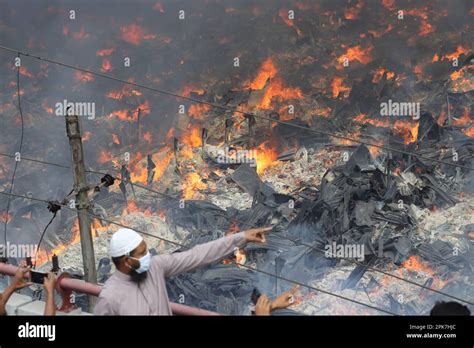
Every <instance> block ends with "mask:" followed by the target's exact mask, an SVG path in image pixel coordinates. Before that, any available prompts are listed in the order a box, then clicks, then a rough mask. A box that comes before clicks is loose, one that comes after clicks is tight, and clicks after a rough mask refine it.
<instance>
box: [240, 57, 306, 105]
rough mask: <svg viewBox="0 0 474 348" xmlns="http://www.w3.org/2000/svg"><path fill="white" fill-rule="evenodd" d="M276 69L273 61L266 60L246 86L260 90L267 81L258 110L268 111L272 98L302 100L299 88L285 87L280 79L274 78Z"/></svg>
mask: <svg viewBox="0 0 474 348" xmlns="http://www.w3.org/2000/svg"><path fill="white" fill-rule="evenodd" d="M277 73H278V69H277V68H276V67H275V64H274V63H273V60H272V59H271V58H267V59H266V60H265V61H264V62H263V63H262V65H261V67H260V70H259V72H258V74H257V76H256V77H255V79H254V80H253V81H252V82H251V83H249V84H248V87H249V88H251V89H254V90H260V89H262V88H264V87H265V85H266V83H267V81H268V79H270V85H269V86H267V90H266V91H265V95H264V96H263V98H262V101H261V102H260V104H259V105H257V107H258V108H260V109H270V105H271V102H272V99H273V98H274V97H277V98H280V99H283V100H286V99H302V98H303V93H302V91H301V90H300V89H299V88H294V87H286V86H285V84H284V82H283V80H282V79H281V78H280V77H276V75H277Z"/></svg>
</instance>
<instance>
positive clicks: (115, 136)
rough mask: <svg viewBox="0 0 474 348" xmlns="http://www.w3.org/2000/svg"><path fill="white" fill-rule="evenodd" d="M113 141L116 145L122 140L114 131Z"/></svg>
mask: <svg viewBox="0 0 474 348" xmlns="http://www.w3.org/2000/svg"><path fill="white" fill-rule="evenodd" d="M112 142H113V143H114V144H116V145H120V140H119V137H118V135H117V134H114V133H112Z"/></svg>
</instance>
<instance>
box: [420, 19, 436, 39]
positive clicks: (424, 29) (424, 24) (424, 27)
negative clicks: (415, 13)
mask: <svg viewBox="0 0 474 348" xmlns="http://www.w3.org/2000/svg"><path fill="white" fill-rule="evenodd" d="M432 32H434V27H433V26H432V25H431V24H430V23H428V21H423V20H422V21H421V25H420V36H426V35H428V34H429V33H432Z"/></svg>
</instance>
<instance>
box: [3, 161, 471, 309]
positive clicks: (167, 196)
mask: <svg viewBox="0 0 474 348" xmlns="http://www.w3.org/2000/svg"><path fill="white" fill-rule="evenodd" d="M1 155H5V154H3V153H0V156H1ZM8 156H9V155H8ZM23 159H24V160H27V161H31V160H32V159H29V158H26V157H23ZM32 161H33V162H38V163H43V164H47V165H48V164H49V165H55V166H58V167H61V168H66V169H70V167H67V166H64V165H57V164H54V163H49V162H44V161H39V160H32ZM86 172H87V173H91V174H98V175H106V174H107V173H104V172H99V171H95V170H86ZM113 178H114V179H116V180H120V181H123V182H125V183H128V184H130V185H132V186H135V187H139V188H141V189H143V190H146V191H149V192H152V193H155V194H157V195H159V196H161V197H163V198H167V199H172V200H176V201H179V200H180V199H179V198H176V197H173V196H170V195H167V194H165V193H162V192H159V191H156V190H153V189H151V188H149V187H146V186H143V185H140V184H137V183H133V182H131V181H130V180H127V179H123V178H119V177H115V176H114V177H113ZM187 204H188V205H192V206H195V207H196V208H197V209H200V210H204V211H207V212H210V213H213V214H215V215H218V216H221V217H224V218H226V219H227V220H229V221H233V222H237V223H240V224H242V225H246V226H248V227H254V228H255V227H258V226H257V225H254V224H251V223H248V222H246V221H242V220H238V219H235V218H231V217H229V216H227V215H225V214H219V213H218V212H216V211H211V210H209V209H206V208H204V207H201V206H199V205H195V204H193V203H192V202H188V203H187ZM417 228H420V229H422V230H424V231H428V230H426V229H424V228H422V227H420V226H417ZM428 232H429V231H428ZM272 234H275V232H273V233H272ZM276 235H278V236H279V237H280V238H283V239H286V240H288V241H291V242H292V243H294V244H296V245H301V246H306V247H308V248H311V249H312V250H315V251H318V252H321V253H323V254H324V253H325V252H326V251H325V250H322V249H318V248H316V247H314V246H312V245H310V244H306V243H304V242H300V241H296V240H294V239H291V238H289V237H286V236H283V235H280V234H276ZM152 236H153V235H152ZM168 242H169V241H168ZM341 259H343V260H346V261H349V262H352V263H354V264H356V265H358V266H363V267H365V268H366V269H368V270H370V271H373V272H378V273H381V274H384V275H386V276H389V277H393V278H395V279H398V280H401V281H404V282H407V283H409V284H411V285H414V286H418V287H420V288H423V289H425V290H428V291H432V292H435V293H438V294H440V295H443V296H446V297H450V298H452V299H455V300H458V301H461V302H464V303H467V304H471V305H472V304H474V303H472V302H470V301H467V300H464V299H461V298H459V297H456V296H454V295H450V294H447V293H445V292H442V291H440V290H436V289H433V288H430V287H428V286H426V285H423V284H420V283H416V282H414V281H411V280H408V279H405V278H403V277H400V276H397V275H395V274H393V273H389V272H386V271H384V270H381V269H378V268H375V267H371V266H368V265H364V264H363V263H360V262H358V261H357V260H354V259H351V258H344V257H341Z"/></svg>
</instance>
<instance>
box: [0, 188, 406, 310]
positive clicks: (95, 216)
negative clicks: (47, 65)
mask: <svg viewBox="0 0 474 348" xmlns="http://www.w3.org/2000/svg"><path fill="white" fill-rule="evenodd" d="M0 194H2V195H8V196H12V197H18V198H24V199H29V200H32V201H37V202H43V203H49V201H47V200H44V199H40V198H34V197H28V196H23V195H18V194H13V193H7V192H2V191H0ZM58 205H60V206H61V207H64V208H66V209H69V210H71V211H76V212H77V209H74V208H71V207H69V206H68V205H65V204H58ZM83 213H84V214H86V215H88V216H90V217H92V218H96V219H99V220H103V221H106V222H109V223H110V224H113V225H117V226H119V227H123V228H131V229H134V230H135V231H136V232H138V233H141V234H144V235H148V236H150V237H154V238H157V239H160V240H162V241H165V242H168V243H172V244H175V245H178V246H180V247H182V248H185V249H190V248H189V247H188V246H186V245H184V244H181V243H178V242H174V241H171V240H169V239H166V238H163V237H159V236H155V235H153V234H150V233H147V232H144V231H140V230H138V229H136V228H133V227H131V226H127V225H124V224H121V223H119V222H116V221H113V220H109V219H106V218H103V217H100V216H98V215H95V214H91V213H86V212H83ZM239 265H240V264H239ZM240 266H242V265H240ZM243 267H244V268H247V269H249V270H252V271H254V272H257V273H262V274H265V275H267V276H271V277H275V278H278V279H281V280H284V281H286V282H289V283H292V284H295V285H299V286H302V287H305V288H307V289H310V290H314V291H318V292H322V293H325V294H327V295H330V296H334V297H337V298H340V299H343V300H346V301H349V302H352V303H355V304H358V305H361V306H365V307H368V308H371V309H374V310H377V311H379V312H382V313H385V314H390V315H397V314H396V313H393V312H391V311H388V310H385V309H382V308H378V307H375V306H372V305H369V304H367V303H364V302H360V301H357V300H354V299H351V298H348V297H345V296H342V295H338V294H335V293H332V292H330V291H327V290H323V289H319V288H316V287H314V286H311V285H308V284H304V283H301V282H299V281H295V280H292V279H288V278H284V277H281V276H278V275H276V274H272V273H269V272H265V271H262V270H260V269H255V268H252V267H248V266H243Z"/></svg>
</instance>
